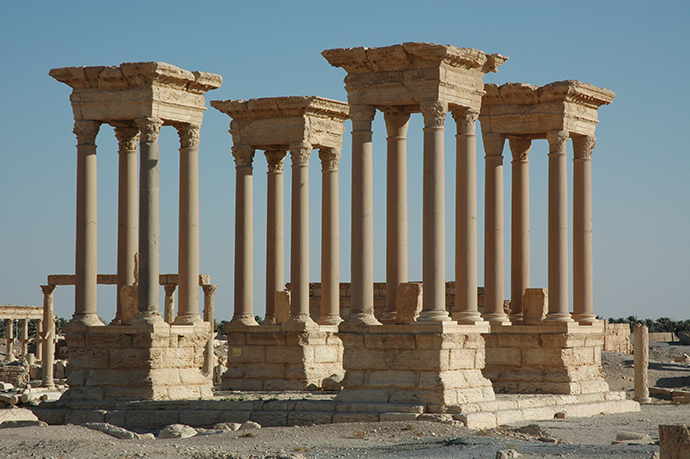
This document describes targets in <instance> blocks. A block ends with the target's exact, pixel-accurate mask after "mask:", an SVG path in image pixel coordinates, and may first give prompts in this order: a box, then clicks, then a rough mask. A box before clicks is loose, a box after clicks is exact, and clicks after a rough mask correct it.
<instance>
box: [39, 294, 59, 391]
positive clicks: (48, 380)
mask: <svg viewBox="0 0 690 459" xmlns="http://www.w3.org/2000/svg"><path fill="white" fill-rule="evenodd" d="M56 288H57V286H56V285H41V290H43V333H41V335H42V336H41V338H43V362H42V367H41V368H42V371H41V372H42V379H43V387H47V388H50V389H53V388H55V383H54V382H53V363H54V360H55V315H54V314H53V292H54V291H55V289H56Z"/></svg>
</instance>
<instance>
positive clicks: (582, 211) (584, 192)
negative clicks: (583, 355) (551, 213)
mask: <svg viewBox="0 0 690 459" xmlns="http://www.w3.org/2000/svg"><path fill="white" fill-rule="evenodd" d="M595 141H596V139H595V138H594V136H578V137H573V149H574V150H575V159H574V169H573V319H575V320H576V321H578V322H579V323H580V324H583V325H591V324H593V323H595V322H596V320H597V316H596V315H595V314H594V291H593V290H594V275H593V273H592V151H593V150H594V144H595Z"/></svg>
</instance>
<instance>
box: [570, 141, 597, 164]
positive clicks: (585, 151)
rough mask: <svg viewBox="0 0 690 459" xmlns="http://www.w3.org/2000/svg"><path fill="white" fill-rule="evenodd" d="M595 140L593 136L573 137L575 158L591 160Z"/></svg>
mask: <svg viewBox="0 0 690 459" xmlns="http://www.w3.org/2000/svg"><path fill="white" fill-rule="evenodd" d="M596 143H597V139H596V138H595V137H594V136H593V135H586V136H577V137H573V150H574V152H575V158H582V159H591V158H592V151H594V145H595V144H596Z"/></svg>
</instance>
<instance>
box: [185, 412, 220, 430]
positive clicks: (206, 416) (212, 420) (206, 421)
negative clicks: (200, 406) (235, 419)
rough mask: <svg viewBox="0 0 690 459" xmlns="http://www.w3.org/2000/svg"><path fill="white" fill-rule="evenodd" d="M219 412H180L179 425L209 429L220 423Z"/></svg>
mask: <svg viewBox="0 0 690 459" xmlns="http://www.w3.org/2000/svg"><path fill="white" fill-rule="evenodd" d="M221 413H222V411H220V410H182V411H180V424H184V425H187V426H192V427H211V426H213V425H214V424H217V423H219V422H221V420H220V419H221V418H220V415H221Z"/></svg>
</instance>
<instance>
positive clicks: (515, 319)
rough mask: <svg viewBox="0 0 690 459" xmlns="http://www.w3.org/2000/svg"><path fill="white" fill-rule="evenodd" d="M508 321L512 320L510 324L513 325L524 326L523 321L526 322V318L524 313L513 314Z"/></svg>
mask: <svg viewBox="0 0 690 459" xmlns="http://www.w3.org/2000/svg"><path fill="white" fill-rule="evenodd" d="M508 319H510V323H511V324H513V325H522V321H523V320H524V316H523V314H522V313H519V314H511V315H509V316H508Z"/></svg>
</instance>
